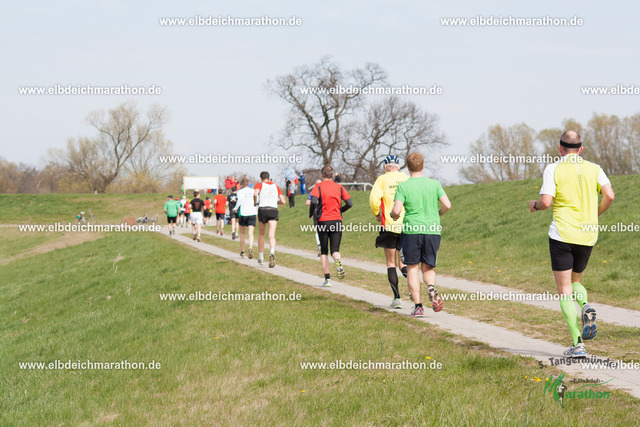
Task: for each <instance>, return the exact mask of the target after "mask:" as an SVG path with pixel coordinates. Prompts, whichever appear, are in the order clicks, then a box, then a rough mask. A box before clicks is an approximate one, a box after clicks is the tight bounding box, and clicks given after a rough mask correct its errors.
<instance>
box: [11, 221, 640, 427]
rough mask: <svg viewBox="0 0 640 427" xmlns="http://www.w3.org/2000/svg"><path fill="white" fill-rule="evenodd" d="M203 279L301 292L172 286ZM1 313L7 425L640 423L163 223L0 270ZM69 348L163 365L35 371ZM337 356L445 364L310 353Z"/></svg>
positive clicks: (522, 366) (503, 358)
mask: <svg viewBox="0 0 640 427" xmlns="http://www.w3.org/2000/svg"><path fill="white" fill-rule="evenodd" d="M3 239H4V237H3ZM2 243H3V245H4V244H5V243H6V241H5V240H2ZM196 291H202V292H207V291H213V292H217V291H222V292H227V291H228V292H231V293H252V294H255V293H261V292H264V291H269V292H272V293H276V292H277V293H284V294H286V295H289V294H291V293H292V292H297V293H300V294H301V295H302V299H301V301H278V302H273V301H272V302H259V301H254V302H248V301H235V302H224V303H222V302H204V301H203V302H189V301H161V299H160V293H168V292H180V293H190V292H196ZM0 316H1V317H2V318H3V319H4V321H3V322H2V323H1V324H0V372H1V373H2V375H0V389H1V390H2V395H1V396H0V425H63V424H66V425H69V424H70V425H79V424H80V425H82V424H85V425H93V424H99V425H103V424H117V425H134V424H135V425H139V424H151V425H173V424H207V425H238V424H251V425H256V424H269V425H291V424H296V425H300V424H306V425H329V424H331V425H371V424H386V425H406V424H434V425H435V424H438V425H440V424H444V425H476V424H477V423H478V420H482V423H483V424H485V425H523V424H525V423H526V422H529V423H532V424H536V425H565V424H575V423H578V422H579V423H581V424H591V423H593V424H598V425H600V424H611V425H614V424H615V425H635V424H636V423H637V421H638V417H637V414H638V413H639V412H640V401H639V400H638V399H633V398H630V397H629V396H628V395H626V394H624V393H622V392H618V391H612V392H611V398H610V399H592V400H574V401H569V402H567V405H566V407H565V408H564V409H562V408H561V407H560V406H559V405H558V404H556V403H554V401H553V399H552V398H551V397H550V396H549V395H546V396H545V395H544V394H543V382H538V381H535V380H532V378H536V377H541V378H542V377H544V376H545V375H549V374H554V375H557V372H556V371H554V370H552V369H551V368H545V369H544V370H539V369H538V367H537V365H536V364H535V362H534V361H533V360H529V359H523V358H520V357H515V356H508V355H501V354H496V353H495V352H492V351H489V350H488V349H487V348H485V347H484V346H483V345H481V344H479V343H474V342H469V341H466V340H461V339H459V338H457V337H456V336H454V335H452V334H448V333H443V332H440V331H438V330H435V329H432V328H430V327H429V325H426V324H424V323H422V322H417V321H414V320H411V319H408V318H401V317H399V316H394V315H393V314H390V313H386V312H384V311H381V310H377V309H372V308H371V307H370V306H369V305H368V304H364V303H359V302H354V301H350V300H348V299H346V298H343V297H339V296H335V295H331V294H327V293H325V292H322V291H320V290H314V289H310V288H308V287H304V286H301V285H297V284H294V283H292V282H290V281H287V280H284V279H280V278H277V277H273V276H270V275H267V274H266V273H262V272H258V271H254V270H252V269H249V268H246V267H239V266H237V265H235V264H233V263H231V262H228V261H225V260H222V259H220V258H217V257H214V256H210V255H206V254H202V253H199V252H196V251H194V250H192V249H190V248H187V247H183V246H181V245H178V244H176V243H175V242H172V241H170V240H168V239H167V238H166V237H164V236H161V235H157V234H152V233H137V234H124V233H123V234H116V233H112V234H108V235H107V236H105V237H103V238H101V239H99V240H96V241H92V242H86V243H83V244H80V245H77V246H72V247H67V248H61V249H58V250H54V251H51V252H48V253H44V254H36V255H33V256H30V257H29V258H28V259H17V260H15V261H12V262H10V263H8V264H7V265H4V266H2V267H0ZM54 360H60V361H63V362H66V361H68V360H72V361H77V360H80V361H85V360H90V361H92V362H118V361H122V360H127V361H129V362H144V363H149V362H152V361H153V362H156V363H159V364H160V368H159V369H154V370H81V369H72V370H38V369H31V370H29V369H20V363H24V362H53V361H54ZM334 360H341V361H343V362H347V361H350V360H353V361H372V362H402V361H404V360H407V361H410V362H422V361H426V362H432V361H436V362H440V363H442V368H441V369H439V370H430V369H421V370H354V369H352V370H322V369H302V366H301V363H306V362H318V361H324V362H331V361H334ZM571 388H573V386H571V385H570V389H571ZM598 389H599V390H600V389H604V386H600V387H599V388H598Z"/></svg>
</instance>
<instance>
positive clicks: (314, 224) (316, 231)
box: [304, 179, 322, 256]
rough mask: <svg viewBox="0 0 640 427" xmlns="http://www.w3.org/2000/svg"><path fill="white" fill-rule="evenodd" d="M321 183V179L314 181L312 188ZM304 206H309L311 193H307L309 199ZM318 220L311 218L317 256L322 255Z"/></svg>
mask: <svg viewBox="0 0 640 427" xmlns="http://www.w3.org/2000/svg"><path fill="white" fill-rule="evenodd" d="M321 182H322V180H321V179H316V182H315V183H314V184H313V185H314V186H316V185H318V184H320V183H321ZM304 204H305V205H307V206H310V205H311V193H309V197H307V200H306V201H305V202H304ZM317 226H318V220H317V219H316V217H315V216H313V230H314V231H315V235H316V245H317V246H318V256H320V255H322V254H321V253H320V237H318V227H317Z"/></svg>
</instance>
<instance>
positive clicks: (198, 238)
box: [197, 234, 201, 242]
mask: <svg viewBox="0 0 640 427" xmlns="http://www.w3.org/2000/svg"><path fill="white" fill-rule="evenodd" d="M197 240H198V242H201V240H200V235H199V234H198V237H197Z"/></svg>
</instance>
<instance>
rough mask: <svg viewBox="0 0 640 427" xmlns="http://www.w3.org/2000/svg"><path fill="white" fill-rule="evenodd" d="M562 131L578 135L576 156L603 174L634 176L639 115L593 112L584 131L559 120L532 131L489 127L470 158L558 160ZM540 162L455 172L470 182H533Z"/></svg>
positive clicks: (639, 152)
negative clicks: (580, 149)
mask: <svg viewBox="0 0 640 427" xmlns="http://www.w3.org/2000/svg"><path fill="white" fill-rule="evenodd" d="M565 130H575V131H576V132H578V133H579V134H580V135H581V136H582V144H583V146H584V150H583V152H582V157H583V158H584V159H585V160H589V161H592V162H595V163H597V164H599V165H600V166H601V167H602V168H603V169H604V171H605V172H606V173H607V174H608V175H632V174H639V173H640V113H638V114H634V115H632V116H629V117H622V118H621V117H618V116H616V115H607V114H604V113H603V114H597V113H594V114H593V116H592V117H591V119H590V120H589V121H588V122H587V125H586V126H583V125H582V124H581V123H579V122H578V121H576V120H574V119H565V120H564V121H563V122H562V126H561V127H556V128H547V129H542V130H541V131H539V132H536V131H535V130H534V129H532V128H531V127H529V126H527V125H526V124H525V123H520V124H516V125H513V126H510V127H503V126H501V125H495V126H491V127H489V129H488V130H487V132H486V133H485V134H484V135H483V136H481V137H480V138H479V139H478V140H477V141H476V142H475V143H473V144H471V146H470V151H471V155H473V156H475V157H476V159H478V158H480V159H482V157H481V156H480V155H482V156H485V157H486V156H491V155H495V156H508V155H510V154H511V155H513V156H531V157H535V156H543V155H549V156H559V152H558V143H559V141H560V136H561V135H562V132H564V131H565ZM545 166H546V165H545V164H544V163H535V162H534V163H509V162H505V163H500V162H492V161H488V162H481V163H475V164H470V165H469V166H465V167H463V168H462V169H461V173H462V176H463V177H464V178H465V179H467V180H468V181H470V182H473V183H481V182H492V181H514V180H520V179H527V178H539V177H540V174H541V173H542V171H543V170H544V167H545Z"/></svg>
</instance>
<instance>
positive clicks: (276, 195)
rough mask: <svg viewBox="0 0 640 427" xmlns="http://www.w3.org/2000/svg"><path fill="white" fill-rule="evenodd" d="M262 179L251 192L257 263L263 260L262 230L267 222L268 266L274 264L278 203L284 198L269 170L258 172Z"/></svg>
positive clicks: (283, 201) (282, 201)
mask: <svg viewBox="0 0 640 427" xmlns="http://www.w3.org/2000/svg"><path fill="white" fill-rule="evenodd" d="M260 179H261V180H262V181H261V182H259V183H258V184H256V188H255V190H254V192H253V203H254V205H255V206H258V221H259V224H258V263H259V264H260V265H262V263H263V262H264V232H265V229H266V227H267V224H269V248H270V250H271V251H270V252H271V253H270V255H269V268H273V267H275V266H276V227H277V226H278V217H279V215H278V203H279V204H281V205H284V203H285V200H284V196H283V195H282V191H280V187H278V186H277V185H276V184H274V183H273V182H272V181H271V180H270V177H269V172H267V171H264V172H261V173H260Z"/></svg>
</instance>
